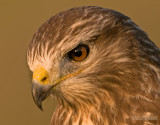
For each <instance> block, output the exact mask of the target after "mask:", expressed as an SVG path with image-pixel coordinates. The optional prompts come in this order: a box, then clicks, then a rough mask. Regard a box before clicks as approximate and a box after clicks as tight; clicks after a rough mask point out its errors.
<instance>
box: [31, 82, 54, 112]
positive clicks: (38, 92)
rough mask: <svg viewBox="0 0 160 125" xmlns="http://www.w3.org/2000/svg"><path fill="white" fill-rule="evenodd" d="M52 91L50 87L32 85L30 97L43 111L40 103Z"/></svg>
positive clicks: (37, 84) (34, 83)
mask: <svg viewBox="0 0 160 125" xmlns="http://www.w3.org/2000/svg"><path fill="white" fill-rule="evenodd" d="M51 89H52V85H40V84H39V83H36V82H33V83H32V97H33V100H34V102H35V104H36V105H37V107H38V108H39V109H40V110H42V111H43V108H42V102H43V100H45V99H46V98H47V97H48V96H49V94H50V90H51Z"/></svg>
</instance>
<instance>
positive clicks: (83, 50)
mask: <svg viewBox="0 0 160 125" xmlns="http://www.w3.org/2000/svg"><path fill="white" fill-rule="evenodd" d="M88 53H89V47H88V46H87V45H79V46H78V47H76V48H75V49H73V50H71V51H70V52H69V57H70V58H71V59H73V60H74V61H82V60H84V59H85V58H86V57H87V56H88Z"/></svg>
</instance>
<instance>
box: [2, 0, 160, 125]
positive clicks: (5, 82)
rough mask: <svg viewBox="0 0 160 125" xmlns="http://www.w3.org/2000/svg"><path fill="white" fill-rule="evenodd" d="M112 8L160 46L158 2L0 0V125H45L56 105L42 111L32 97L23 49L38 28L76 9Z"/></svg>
mask: <svg viewBox="0 0 160 125" xmlns="http://www.w3.org/2000/svg"><path fill="white" fill-rule="evenodd" d="M84 5H94V6H102V7H105V8H111V9H115V10H117V11H120V12H122V13H124V14H125V15H127V16H129V17H130V18H132V20H133V21H134V22H135V23H136V24H138V25H139V26H140V27H141V28H142V29H143V30H144V31H146V32H147V33H148V34H149V36H150V38H151V40H153V41H155V42H156V44H157V45H158V46H159V47H160V34H159V32H160V24H159V23H160V1H159V0H132V1H131V0H57V1H56V0H0V78H1V81H0V125H11V124H12V125H48V124H49V122H50V119H51V116H52V113H53V111H54V107H55V105H56V104H55V102H54V101H53V100H52V99H47V100H46V101H45V102H44V104H43V108H44V112H42V111H40V110H39V109H38V108H37V107H36V106H35V104H34V102H33V100H32V96H31V77H32V73H31V72H30V71H29V69H28V66H27V63H26V50H27V46H28V44H29V42H30V40H31V38H32V35H33V33H34V32H35V31H36V30H37V28H38V27H39V26H40V25H41V24H42V23H43V22H44V21H45V20H47V19H48V18H49V17H51V16H52V15H54V14H56V13H58V12H60V11H63V10H66V9H69V8H72V7H77V6H84Z"/></svg>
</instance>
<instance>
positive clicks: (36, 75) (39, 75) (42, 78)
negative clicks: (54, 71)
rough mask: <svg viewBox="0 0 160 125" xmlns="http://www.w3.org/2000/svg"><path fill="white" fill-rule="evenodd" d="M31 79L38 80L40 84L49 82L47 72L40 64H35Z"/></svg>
mask: <svg viewBox="0 0 160 125" xmlns="http://www.w3.org/2000/svg"><path fill="white" fill-rule="evenodd" d="M33 80H36V81H38V82H39V83H41V84H42V85H47V84H51V82H50V80H49V75H48V72H47V71H46V70H45V69H44V68H43V67H41V66H37V68H36V69H35V70H34V72H33Z"/></svg>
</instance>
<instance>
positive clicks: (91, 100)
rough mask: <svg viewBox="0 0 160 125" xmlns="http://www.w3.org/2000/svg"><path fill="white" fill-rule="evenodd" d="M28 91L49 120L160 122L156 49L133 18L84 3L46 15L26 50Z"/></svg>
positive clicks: (71, 124) (124, 124) (123, 124)
mask: <svg viewBox="0 0 160 125" xmlns="http://www.w3.org/2000/svg"><path fill="white" fill-rule="evenodd" d="M27 61H28V65H29V67H30V69H31V71H32V72H33V80H32V81H33V83H32V95H33V100H34V101H35V103H36V105H37V106H38V107H39V108H40V109H42V101H44V100H45V99H46V98H47V97H48V96H53V98H55V99H56V100H57V102H58V104H57V107H56V110H55V112H54V113H53V116H52V120H51V125H160V50H159V49H158V48H157V46H156V45H155V44H154V43H153V42H152V41H151V40H150V39H149V37H148V35H147V34H146V33H145V32H144V31H143V30H142V29H141V28H140V27H139V26H137V25H136V24H135V23H134V22H132V21H131V19H130V18H129V17H127V16H125V15H123V14H121V13H119V12H117V11H114V10H110V9H105V8H101V7H95V6H84V7H77V8H72V9H69V10H67V11H63V12H61V13H59V14H57V15H55V16H53V17H51V18H50V19H48V20H47V21H46V22H45V23H44V24H43V25H42V26H41V27H40V28H39V29H38V31H37V32H36V33H35V34H34V36H33V39H32V41H31V43H30V45H29V48H28V52H27Z"/></svg>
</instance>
